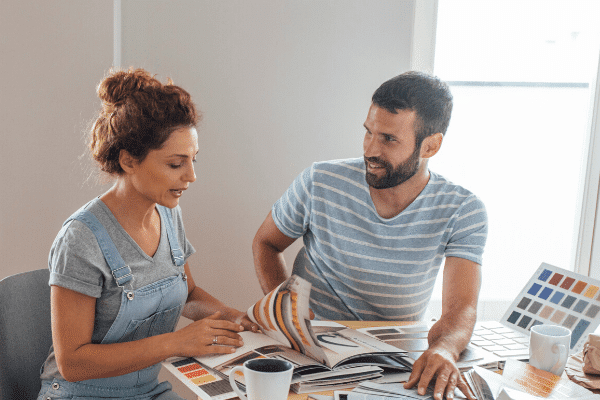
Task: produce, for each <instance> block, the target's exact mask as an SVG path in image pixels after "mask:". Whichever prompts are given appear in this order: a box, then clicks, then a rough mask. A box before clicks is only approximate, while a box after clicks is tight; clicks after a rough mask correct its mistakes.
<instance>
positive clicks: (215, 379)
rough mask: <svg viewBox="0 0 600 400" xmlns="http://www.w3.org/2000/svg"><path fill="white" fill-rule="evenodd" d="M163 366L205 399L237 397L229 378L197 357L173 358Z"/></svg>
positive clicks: (215, 399) (221, 399)
mask: <svg viewBox="0 0 600 400" xmlns="http://www.w3.org/2000/svg"><path fill="white" fill-rule="evenodd" d="M163 366H164V367H165V368H166V369H167V370H168V371H170V372H171V373H172V374H173V375H175V376H176V377H177V378H179V380H180V381H181V382H183V383H184V384H185V385H186V386H187V387H188V388H190V389H191V390H192V391H193V392H194V393H195V394H197V395H198V397H199V398H200V399H203V400H226V399H232V398H237V394H235V392H234V391H233V389H232V388H231V385H230V384H229V378H228V377H227V376H225V375H224V374H222V373H220V372H219V371H216V370H214V369H212V368H210V367H208V366H207V365H204V364H203V363H201V362H199V361H198V360H196V359H195V358H191V357H190V358H184V359H171V360H166V361H164V362H163Z"/></svg>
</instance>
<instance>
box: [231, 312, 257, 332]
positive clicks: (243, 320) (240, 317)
mask: <svg viewBox="0 0 600 400" xmlns="http://www.w3.org/2000/svg"><path fill="white" fill-rule="evenodd" d="M236 312H237V313H238V314H237V315H235V314H233V315H234V319H233V322H235V323H236V324H240V325H242V326H243V327H244V329H245V330H247V331H252V332H258V330H259V329H260V327H259V326H258V325H257V324H255V323H254V322H252V321H251V320H250V318H248V315H247V314H246V313H243V312H241V311H237V310H236Z"/></svg>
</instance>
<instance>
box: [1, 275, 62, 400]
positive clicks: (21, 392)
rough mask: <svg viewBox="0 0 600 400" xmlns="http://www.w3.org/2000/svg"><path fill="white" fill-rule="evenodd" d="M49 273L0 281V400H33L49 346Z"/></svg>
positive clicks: (10, 277)
mask: <svg viewBox="0 0 600 400" xmlns="http://www.w3.org/2000/svg"><path fill="white" fill-rule="evenodd" d="M48 277H49V271H48V270H47V269H40V270H37V271H30V272H24V273H21V274H17V275H12V276H9V277H7V278H5V279H2V280H1V281H0V400H17V399H18V400H29V399H35V398H36V397H37V395H38V392H39V391H40V387H41V382H40V367H41V366H42V364H43V363H44V361H45V359H46V357H47V356H48V350H49V349H50V345H51V344H52V330H51V327H50V286H48Z"/></svg>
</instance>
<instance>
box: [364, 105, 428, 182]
mask: <svg viewBox="0 0 600 400" xmlns="http://www.w3.org/2000/svg"><path fill="white" fill-rule="evenodd" d="M415 119H416V112H415V111H412V110H399V111H398V113H397V114H393V113H390V112H389V111H387V110H386V109H385V108H380V107H377V106H376V105H374V104H372V105H371V108H370V109H369V114H368V115H367V120H366V121H365V124H364V126H365V129H366V133H365V139H364V142H363V149H364V158H365V166H366V180H367V184H368V185H369V186H370V187H372V188H374V189H388V188H392V187H395V186H398V185H400V184H402V183H404V182H406V181H408V180H409V179H410V178H412V177H413V176H414V175H415V174H416V173H417V171H418V169H419V166H420V165H421V158H420V150H421V149H420V146H418V147H417V146H416V145H415V130H414V124H415Z"/></svg>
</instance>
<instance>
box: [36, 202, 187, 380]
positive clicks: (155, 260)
mask: <svg viewBox="0 0 600 400" xmlns="http://www.w3.org/2000/svg"><path fill="white" fill-rule="evenodd" d="M87 210H88V211H90V212H91V213H92V214H94V215H95V216H96V218H98V220H99V221H100V223H101V224H102V225H103V226H104V228H106V231H107V232H108V235H109V236H110V238H111V239H112V241H113V243H114V244H115V246H116V248H117V250H118V251H119V254H120V255H121V257H122V258H123V261H125V264H126V265H128V266H129V267H130V268H131V273H132V275H133V279H132V280H131V281H129V282H128V283H127V284H126V285H125V289H126V290H137V289H139V288H141V287H144V286H146V285H149V284H151V283H154V282H156V281H159V280H161V279H164V278H167V277H170V276H176V275H178V274H179V273H180V272H183V265H182V266H180V267H177V266H175V264H173V261H172V260H171V247H170V246H169V241H168V239H167V232H166V226H165V224H164V223H162V221H161V227H160V242H159V245H158V249H157V250H156V253H155V254H154V257H150V256H148V255H147V254H146V253H144V251H143V250H142V249H141V248H140V247H139V246H138V244H137V243H136V242H135V241H134V240H133V239H132V238H131V236H129V234H128V233H127V232H126V231H125V229H123V227H122V226H121V224H119V222H118V221H117V219H116V218H115V216H114V215H113V214H112V212H111V211H110V210H109V208H108V207H107V206H106V204H104V203H103V202H102V200H100V199H99V198H96V199H94V200H92V201H91V202H90V203H89V205H88V206H87ZM171 212H172V215H173V226H174V228H175V231H176V232H177V239H178V241H179V246H181V250H182V252H183V254H184V257H185V259H186V260H187V258H188V257H189V256H191V255H192V254H194V253H195V251H196V250H194V247H193V246H192V245H191V244H190V242H189V241H188V240H187V239H186V237H185V230H184V228H183V221H182V218H181V209H180V207H179V206H177V207H175V208H173V209H172V210H171ZM48 264H49V268H50V281H49V284H50V285H56V286H61V287H64V288H67V289H70V290H74V291H76V292H79V293H82V294H85V295H87V296H91V297H95V298H96V315H95V318H94V331H93V333H92V343H100V342H101V341H102V339H103V338H104V336H105V335H106V333H107V332H108V330H109V329H110V327H111V325H112V323H113V322H114V320H115V319H116V317H117V314H118V312H119V308H120V307H121V295H122V292H123V289H122V288H120V287H118V286H117V283H116V282H115V279H114V278H113V276H112V273H111V271H110V268H109V266H108V264H107V263H106V260H105V259H104V255H103V254H102V251H101V250H100V246H99V245H98V241H97V240H96V236H95V235H94V234H93V233H92V231H91V230H90V229H89V228H88V227H87V226H86V225H85V224H84V223H83V222H81V221H77V220H73V221H70V222H69V223H68V224H66V225H65V226H63V228H62V229H61V230H60V232H59V233H58V235H57V236H56V239H55V240H54V243H53V244H52V248H51V249H50V255H49V257H48ZM41 378H42V379H53V378H61V375H60V373H59V372H58V368H57V366H56V359H55V355H54V347H51V348H50V354H49V355H48V358H47V360H46V362H45V364H44V371H43V373H42V376H41Z"/></svg>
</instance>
